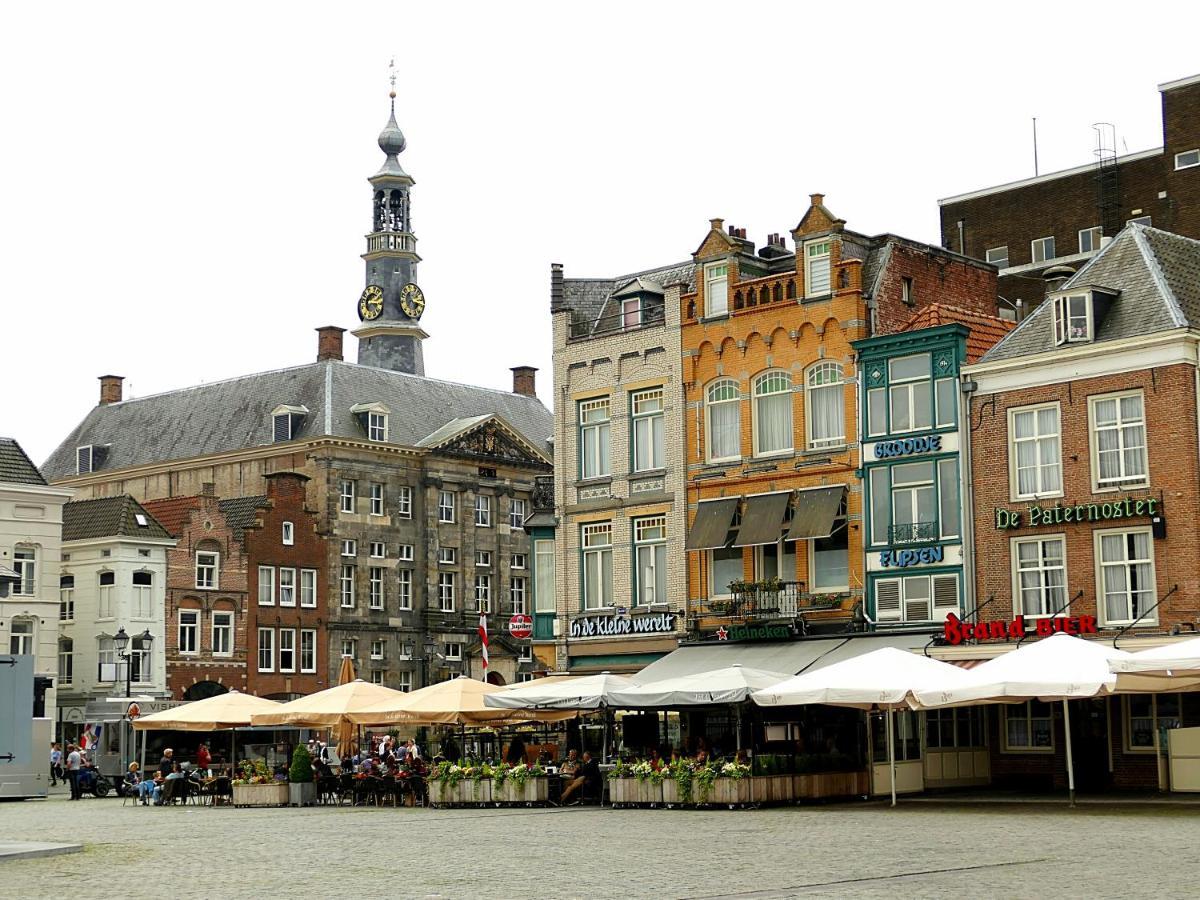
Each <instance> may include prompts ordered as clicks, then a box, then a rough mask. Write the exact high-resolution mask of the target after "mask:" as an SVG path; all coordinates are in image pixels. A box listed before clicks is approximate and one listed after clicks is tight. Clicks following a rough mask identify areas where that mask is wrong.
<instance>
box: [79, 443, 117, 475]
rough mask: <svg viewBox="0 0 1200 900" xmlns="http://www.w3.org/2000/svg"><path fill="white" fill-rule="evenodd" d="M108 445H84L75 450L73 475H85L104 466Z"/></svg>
mask: <svg viewBox="0 0 1200 900" xmlns="http://www.w3.org/2000/svg"><path fill="white" fill-rule="evenodd" d="M108 448H109V445H108V444H104V445H100V444H85V445H84V446H82V447H76V448H75V474H76V475H87V474H89V473H90V472H95V471H96V470H97V469H99V468H100V467H101V466H103V465H104V460H105V458H106V457H107V456H108Z"/></svg>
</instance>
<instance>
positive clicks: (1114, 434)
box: [1088, 391, 1149, 490]
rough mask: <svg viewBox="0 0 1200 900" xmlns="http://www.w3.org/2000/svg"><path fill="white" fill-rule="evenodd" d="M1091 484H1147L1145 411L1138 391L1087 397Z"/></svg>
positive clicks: (1099, 487) (1097, 485) (1098, 487)
mask: <svg viewBox="0 0 1200 900" xmlns="http://www.w3.org/2000/svg"><path fill="white" fill-rule="evenodd" d="M1088 416H1089V418H1090V420H1091V422H1090V424H1091V432H1092V433H1091V442H1090V443H1091V449H1092V473H1093V476H1092V477H1093V482H1092V484H1093V487H1094V488H1095V489H1096V490H1103V489H1105V488H1118V487H1137V486H1139V485H1144V484H1149V468H1148V466H1147V463H1146V412H1145V408H1144V403H1143V399H1142V393H1141V391H1132V392H1129V393H1124V394H1109V395H1108V396H1105V397H1091V398H1089V399H1088Z"/></svg>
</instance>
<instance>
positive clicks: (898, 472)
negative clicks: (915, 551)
mask: <svg viewBox="0 0 1200 900" xmlns="http://www.w3.org/2000/svg"><path fill="white" fill-rule="evenodd" d="M891 479H892V529H891V534H890V535H888V537H889V543H892V544H911V543H921V542H925V541H931V540H935V539H936V538H937V488H936V483H935V481H934V465H933V463H931V462H914V463H904V464H903V465H898V466H892V467H891Z"/></svg>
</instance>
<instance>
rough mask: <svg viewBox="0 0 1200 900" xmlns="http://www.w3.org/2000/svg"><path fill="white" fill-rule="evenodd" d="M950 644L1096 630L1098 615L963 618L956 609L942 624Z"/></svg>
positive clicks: (1089, 632)
mask: <svg viewBox="0 0 1200 900" xmlns="http://www.w3.org/2000/svg"><path fill="white" fill-rule="evenodd" d="M942 630H943V636H944V637H945V638H946V643H948V644H961V643H962V642H963V641H965V640H970V639H972V638H974V639H975V640H977V641H992V640H1001V641H1004V640H1019V639H1020V638H1023V637H1034V636H1036V637H1049V636H1050V635H1052V634H1058V633H1060V632H1061V633H1062V634H1096V633H1097V631H1096V617H1095V616H1055V617H1054V618H1047V619H1034V618H1029V619H1027V618H1025V616H1017V617H1016V618H1015V619H1013V620H1012V621H1008V620H1005V619H996V620H993V621H990V622H964V621H963V620H962V619H960V618H959V617H958V616H956V615H955V614H954V613H950V615H948V616H946V621H945V624H944V625H943V626H942Z"/></svg>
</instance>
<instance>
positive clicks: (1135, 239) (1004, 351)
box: [982, 223, 1200, 363]
mask: <svg viewBox="0 0 1200 900" xmlns="http://www.w3.org/2000/svg"><path fill="white" fill-rule="evenodd" d="M1084 287H1102V288H1107V289H1109V290H1112V291H1117V292H1118V296H1117V298H1116V300H1114V301H1113V303H1112V306H1111V307H1110V308H1109V310H1108V314H1107V315H1105V316H1104V319H1103V320H1102V321H1100V322H1098V323H1097V325H1096V335H1095V343H1097V344H1100V343H1103V342H1104V341H1116V340H1122V339H1124V338H1131V337H1139V336H1143V335H1149V334H1155V333H1157V332H1161V331H1170V330H1173V329H1175V328H1186V327H1191V328H1200V241H1195V240H1193V239H1191V238H1186V237H1182V236H1181V235H1177V234H1171V233H1170V232H1166V231H1160V230H1159V229H1157V228H1150V227H1148V226H1146V225H1139V224H1137V223H1133V224H1130V225H1127V226H1125V228H1124V229H1122V230H1121V232H1120V233H1119V234H1118V235H1117V236H1116V237H1114V238H1113V239H1112V241H1111V242H1110V243H1109V244H1108V246H1107V247H1105V248H1104V249H1103V250H1101V251H1100V252H1099V253H1097V254H1096V255H1095V256H1093V257H1092V258H1091V259H1090V260H1089V261H1088V262H1087V264H1086V265H1084V266H1083V268H1081V269H1080V270H1079V271H1078V272H1076V273H1075V274H1074V275H1073V276H1072V277H1071V278H1070V279H1069V280H1068V281H1067V282H1066V283H1065V284H1064V285H1063V286H1062V287H1061V288H1060V289H1059V290H1060V291H1066V290H1069V289H1071V288H1084ZM1054 349H1055V344H1054V307H1053V304H1050V303H1043V304H1041V305H1040V306H1038V308H1037V309H1035V310H1034V311H1033V312H1032V313H1030V314H1029V316H1028V317H1026V318H1025V320H1024V321H1022V322H1021V324H1020V325H1019V326H1017V328H1016V330H1015V331H1013V332H1012V333H1011V334H1009V335H1008V337H1006V338H1005V339H1004V340H1002V341H1001V342H1000V343H999V344H997V345H996V346H995V347H993V348H992V349H991V350H989V351H988V352H987V353H986V354H984V356H983V359H982V362H985V363H987V362H996V361H1000V360H1007V359H1017V358H1019V357H1022V356H1031V355H1033V354H1036V353H1047V352H1051V351H1053V350H1054Z"/></svg>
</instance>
